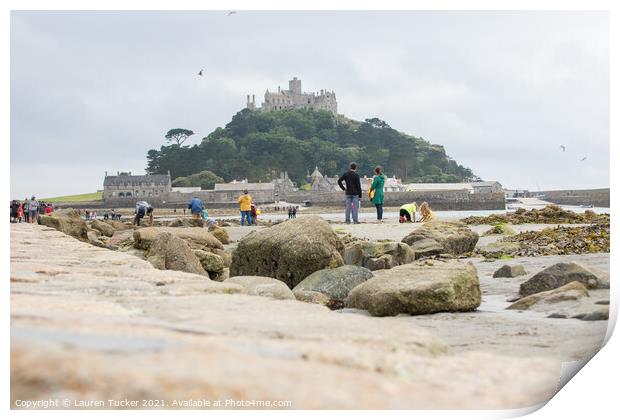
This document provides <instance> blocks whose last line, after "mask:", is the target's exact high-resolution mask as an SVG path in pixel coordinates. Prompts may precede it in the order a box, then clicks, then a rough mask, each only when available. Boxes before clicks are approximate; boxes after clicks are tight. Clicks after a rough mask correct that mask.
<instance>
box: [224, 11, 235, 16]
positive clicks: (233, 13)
mask: <svg viewBox="0 0 620 420" xmlns="http://www.w3.org/2000/svg"><path fill="white" fill-rule="evenodd" d="M235 14H237V12H235V11H232V12H228V14H227V15H226V16H230V15H235Z"/></svg>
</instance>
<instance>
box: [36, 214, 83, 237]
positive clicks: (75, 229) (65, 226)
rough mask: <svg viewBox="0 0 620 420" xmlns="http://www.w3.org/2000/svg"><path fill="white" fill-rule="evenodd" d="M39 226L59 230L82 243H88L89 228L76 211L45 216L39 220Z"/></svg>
mask: <svg viewBox="0 0 620 420" xmlns="http://www.w3.org/2000/svg"><path fill="white" fill-rule="evenodd" d="M39 224H41V225H45V226H49V227H51V228H54V229H56V230H59V231H61V232H62V233H65V234H67V235H69V236H73V237H74V238H76V239H79V240H80V241H84V242H88V226H87V225H86V222H85V221H84V220H82V219H81V218H80V216H79V215H78V214H77V212H75V211H65V213H59V212H53V213H50V214H48V215H43V216H41V217H40V218H39Z"/></svg>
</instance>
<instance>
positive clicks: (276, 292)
mask: <svg viewBox="0 0 620 420" xmlns="http://www.w3.org/2000/svg"><path fill="white" fill-rule="evenodd" d="M224 283H234V284H238V285H240V286H243V288H244V289H245V293H247V294H248V295H254V296H265V297H270V298H273V299H280V300H294V299H295V296H294V295H293V292H291V289H289V288H288V286H287V285H286V284H285V283H284V282H281V281H280V280H278V279H274V278H271V277H262V276H235V277H230V278H227V279H226V280H224Z"/></svg>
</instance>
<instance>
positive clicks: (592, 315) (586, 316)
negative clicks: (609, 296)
mask: <svg viewBox="0 0 620 420" xmlns="http://www.w3.org/2000/svg"><path fill="white" fill-rule="evenodd" d="M572 318H577V319H580V320H582V321H606V320H608V319H609V305H607V306H605V307H603V308H601V309H596V310H594V311H592V312H587V313H582V314H578V315H575V316H573V317H572Z"/></svg>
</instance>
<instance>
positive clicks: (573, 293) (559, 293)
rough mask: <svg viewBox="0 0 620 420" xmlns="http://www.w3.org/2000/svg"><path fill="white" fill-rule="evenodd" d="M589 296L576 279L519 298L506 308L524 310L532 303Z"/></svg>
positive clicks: (555, 301)
mask: <svg viewBox="0 0 620 420" xmlns="http://www.w3.org/2000/svg"><path fill="white" fill-rule="evenodd" d="M587 296H589V294H588V291H587V289H586V288H585V287H584V285H583V284H582V283H580V282H578V281H573V282H571V283H568V284H565V285H564V286H561V287H558V288H557V289H553V290H548V291H546V292H540V293H535V294H533V295H529V296H526V297H524V298H521V299H519V300H518V301H516V302H515V303H513V304H512V305H510V306H509V307H508V308H507V309H518V310H525V309H530V308H531V307H532V306H533V305H537V304H539V303H545V304H554V303H558V302H564V301H569V300H578V299H580V298H582V297H587Z"/></svg>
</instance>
